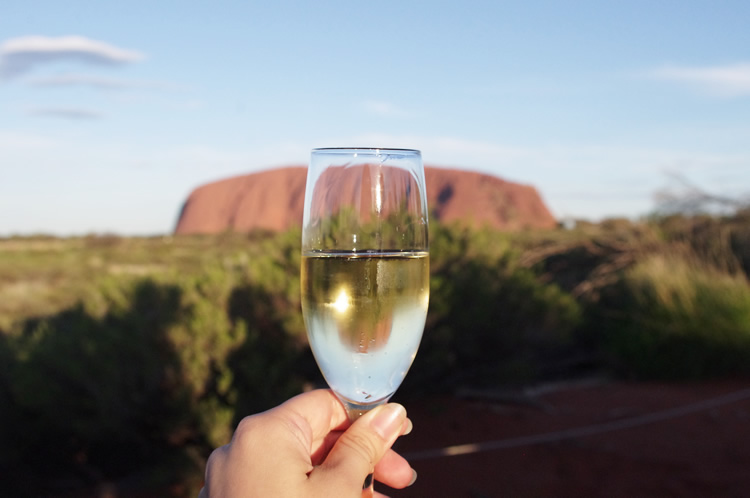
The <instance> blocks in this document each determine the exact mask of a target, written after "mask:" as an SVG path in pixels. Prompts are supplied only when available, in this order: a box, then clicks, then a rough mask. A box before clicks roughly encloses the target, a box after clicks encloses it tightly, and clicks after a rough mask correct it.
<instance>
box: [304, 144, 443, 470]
mask: <svg viewBox="0 0 750 498" xmlns="http://www.w3.org/2000/svg"><path fill="white" fill-rule="evenodd" d="M427 227H428V220H427V197H426V195H425V181H424V167H423V165H422V157H421V154H420V152H419V151H417V150H410V149H376V148H349V149H344V148H332V149H314V150H313V151H312V154H311V159H310V167H309V169H308V173H307V187H306V191H305V210H304V220H303V229H302V269H301V277H302V279H301V284H302V312H303V315H304V319H305V325H306V328H307V334H308V338H309V342H310V347H311V348H312V352H313V354H314V356H315V359H316V361H317V363H318V366H319V367H320V370H321V372H322V373H323V376H324V377H325V379H326V382H328V385H329V386H330V387H331V389H332V390H333V391H334V392H335V393H336V395H337V396H338V398H339V399H340V400H341V402H342V403H343V404H344V406H345V407H346V409H347V413H348V414H349V417H350V418H351V419H352V420H354V419H356V418H357V417H359V416H360V415H362V414H363V413H365V412H367V411H368V410H370V409H371V408H374V407H375V406H378V405H380V404H383V403H386V402H387V401H388V400H389V399H390V397H391V396H392V395H393V393H394V392H395V391H396V389H397V388H398V387H399V385H400V384H401V382H402V381H403V379H404V377H405V375H406V373H407V371H408V370H409V368H410V366H411V364H412V362H413V361H414V357H415V356H416V354H417V349H418V347H419V343H420V340H421V338H422V331H423V329H424V324H425V318H426V316H427V306H428V303H429V273H430V271H429V270H430V268H429V252H428V229H427ZM366 484H368V483H366Z"/></svg>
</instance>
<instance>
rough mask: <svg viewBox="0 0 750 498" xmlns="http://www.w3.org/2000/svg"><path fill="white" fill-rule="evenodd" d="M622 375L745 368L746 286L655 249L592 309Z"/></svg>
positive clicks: (678, 375)
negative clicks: (653, 253)
mask: <svg viewBox="0 0 750 498" xmlns="http://www.w3.org/2000/svg"><path fill="white" fill-rule="evenodd" d="M594 316H595V317H596V323H597V324H598V328H599V333H600V334H601V338H602V340H603V344H604V348H605V350H606V351H608V352H609V353H610V354H612V356H613V358H614V365H615V366H616V367H617V368H618V369H619V370H620V372H621V373H624V374H625V375H629V376H635V377H638V378H667V379H701V378H711V377H717V376H727V375H737V374H745V375H746V374H748V373H750V363H748V358H750V285H748V282H747V280H746V278H745V277H744V275H730V274H728V273H723V272H720V271H718V270H717V269H715V268H714V267H712V266H711V265H706V264H703V263H701V262H700V261H697V260H692V261H691V260H686V259H684V258H680V257H668V256H666V255H659V254H657V255H653V256H651V257H650V258H648V259H646V260H644V261H641V262H639V263H638V264H637V265H636V266H634V267H633V268H632V269H630V270H629V271H628V272H627V273H626V274H625V275H624V277H623V278H622V280H621V281H619V282H618V283H617V284H616V285H613V286H612V287H611V288H610V289H608V290H607V292H606V293H604V294H603V297H602V300H601V302H600V303H599V306H598V308H597V310H596V311H595V312H594Z"/></svg>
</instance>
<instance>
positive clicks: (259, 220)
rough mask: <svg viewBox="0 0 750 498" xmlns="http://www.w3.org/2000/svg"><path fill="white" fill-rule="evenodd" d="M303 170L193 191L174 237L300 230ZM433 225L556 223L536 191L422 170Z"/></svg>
mask: <svg viewBox="0 0 750 498" xmlns="http://www.w3.org/2000/svg"><path fill="white" fill-rule="evenodd" d="M306 177H307V168H306V167H289V168H280V169H275V170H269V171H263V172H260V173H252V174H249V175H244V176H238V177H234V178H228V179H225V180H220V181H217V182H214V183H209V184H206V185H203V186H201V187H198V188H197V189H195V190H194V191H193V192H192V193H191V194H190V196H189V197H188V199H187V201H186V202H185V205H184V206H183V208H182V212H181V213H180V218H179V220H178V222H177V228H176V229H175V233H178V234H194V233H219V232H223V231H227V230H231V231H236V232H248V231H251V230H256V229H261V230H272V231H281V230H286V229H288V228H291V227H293V226H300V225H301V224H302V211H303V207H304V198H305V181H306ZM425 181H426V183H427V202H428V205H429V208H430V213H431V216H432V218H433V219H437V220H439V221H441V222H445V223H451V222H454V221H455V222H459V223H461V224H465V225H469V226H474V227H479V226H483V225H487V226H489V227H492V228H497V229H503V230H518V229H522V228H527V227H528V228H551V227H554V226H555V225H556V223H557V222H556V220H555V218H554V217H553V216H552V214H551V213H550V212H549V210H548V209H547V207H546V206H545V204H544V202H543V201H542V199H541V197H540V196H539V194H538V193H537V191H536V189H535V188H534V187H531V186H528V185H520V184H518V183H513V182H507V181H505V180H502V179H500V178H497V177H494V176H491V175H486V174H481V173H475V172H470V171H462V170H456V169H441V168H434V167H426V168H425Z"/></svg>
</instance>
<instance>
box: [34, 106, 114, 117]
mask: <svg viewBox="0 0 750 498" xmlns="http://www.w3.org/2000/svg"><path fill="white" fill-rule="evenodd" d="M28 114H29V115H31V116H42V117H48V118H62V119H74V120H85V119H99V118H101V117H103V114H101V113H100V112H97V111H92V110H91V109H82V108H77V107H40V108H37V109H31V110H30V111H28Z"/></svg>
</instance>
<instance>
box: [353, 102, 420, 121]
mask: <svg viewBox="0 0 750 498" xmlns="http://www.w3.org/2000/svg"><path fill="white" fill-rule="evenodd" d="M362 108H363V109H364V110H365V112H367V113H369V114H374V115H375V116H381V117H386V118H408V117H411V115H412V113H410V112H409V111H406V110H404V109H401V108H400V107H398V106H397V105H395V104H393V103H391V102H386V101H383V100H366V101H364V102H363V103H362Z"/></svg>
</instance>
